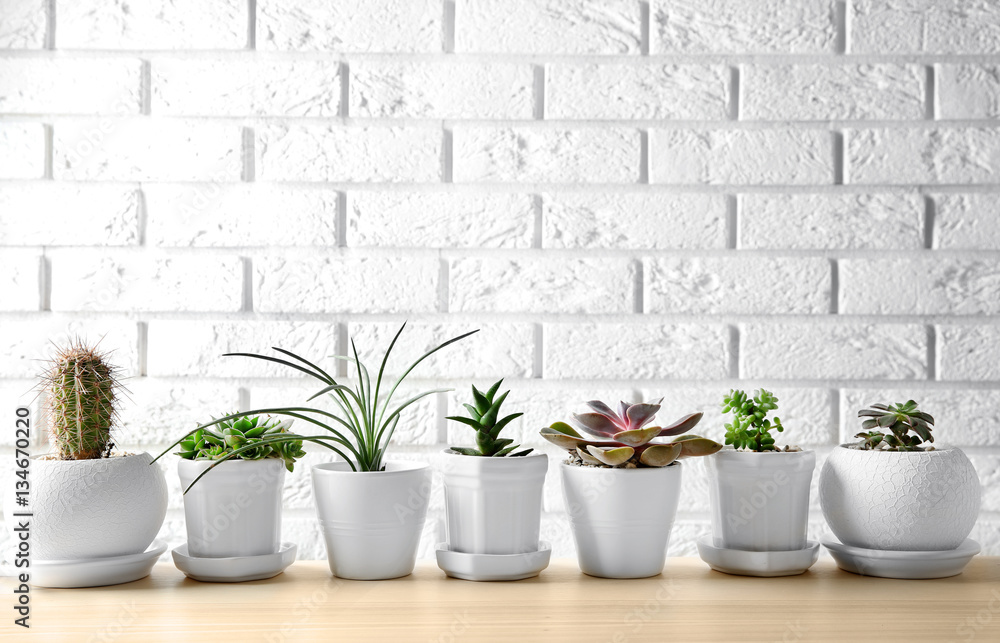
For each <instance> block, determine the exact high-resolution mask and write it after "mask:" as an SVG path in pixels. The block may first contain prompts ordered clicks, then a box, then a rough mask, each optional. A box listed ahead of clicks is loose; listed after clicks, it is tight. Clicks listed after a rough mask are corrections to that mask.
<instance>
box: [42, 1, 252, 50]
mask: <svg viewBox="0 0 1000 643" xmlns="http://www.w3.org/2000/svg"><path fill="white" fill-rule="evenodd" d="M56 16H58V20H59V23H58V24H59V28H58V30H57V31H56V47H58V48H59V49H243V48H244V47H246V46H247V25H248V24H249V17H248V4H247V3H246V2H242V1H241V0H222V1H221V2H211V3H203V2H199V1H198V0H154V1H150V2H142V3H139V4H133V3H127V4H118V3H110V4H100V5H88V4H85V3H81V2H74V1H73V0H56Z"/></svg>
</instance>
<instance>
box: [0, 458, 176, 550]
mask: <svg viewBox="0 0 1000 643" xmlns="http://www.w3.org/2000/svg"><path fill="white" fill-rule="evenodd" d="M152 461H153V458H152V456H150V455H149V454H148V453H140V454H137V455H128V456H115V457H111V458H101V459H98V460H40V459H38V457H34V458H31V464H30V474H29V476H30V482H31V493H30V494H29V498H30V504H29V505H28V506H27V507H17V506H16V505H15V504H14V500H15V494H14V491H15V490H14V484H13V482H10V483H8V484H6V485H5V489H4V496H5V502H4V518H5V519H6V521H7V526H8V529H13V528H14V527H16V526H17V523H16V520H17V518H15V517H14V516H13V514H14V513H15V512H32V513H33V514H34V516H33V517H32V518H31V553H32V557H33V558H35V559H37V560H68V559H81V558H104V557H109V556H125V555H129V554H140V553H142V552H144V551H145V550H146V548H147V547H149V544H150V543H152V542H153V539H154V538H155V537H156V534H157V533H158V532H159V531H160V526H161V525H162V524H163V517H164V516H165V515H166V513H167V481H166V480H165V479H164V477H163V472H162V471H161V470H160V468H159V467H158V466H157V465H152V466H150V462H152Z"/></svg>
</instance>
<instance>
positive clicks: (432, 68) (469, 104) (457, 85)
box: [350, 60, 534, 119]
mask: <svg viewBox="0 0 1000 643" xmlns="http://www.w3.org/2000/svg"><path fill="white" fill-rule="evenodd" d="M533 84H534V73H533V72H532V69H531V66H530V65H527V64H510V63H453V62H396V61H384V60H371V61H359V62H357V63H353V62H352V63H351V82H350V85H351V102H350V114H351V116H352V117H362V118H495V119H530V118H531V117H532V114H533V110H534V96H533Z"/></svg>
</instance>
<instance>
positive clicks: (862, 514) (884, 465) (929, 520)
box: [819, 445, 982, 551]
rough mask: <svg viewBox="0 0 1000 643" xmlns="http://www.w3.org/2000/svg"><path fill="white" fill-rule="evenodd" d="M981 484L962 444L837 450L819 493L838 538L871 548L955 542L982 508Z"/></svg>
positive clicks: (934, 547) (938, 546) (930, 547)
mask: <svg viewBox="0 0 1000 643" xmlns="http://www.w3.org/2000/svg"><path fill="white" fill-rule="evenodd" d="M981 496H982V490H981V488H980V485H979V477H978V476H977V475H976V470H975V468H974V467H973V466H972V463H971V462H969V458H968V457H966V455H965V453H964V452H962V450H961V449H957V448H947V447H944V448H938V449H935V450H934V451H898V452H897V451H861V450H860V449H850V448H847V446H846V445H841V446H839V447H837V448H836V449H834V450H833V452H832V453H831V454H830V457H829V458H827V460H826V464H825V465H823V470H822V472H821V473H820V478H819V500H820V504H821V505H822V507H823V515H824V516H825V517H826V521H827V523H829V525H830V529H832V530H833V533H834V534H835V535H836V536H837V538H838V539H839V540H840V542H842V543H844V544H845V545H850V546H852V547H863V548H865V549H888V550H901V551H939V550H946V549H955V548H956V547H958V546H959V545H961V544H962V542H963V541H964V540H965V539H966V538H967V537H968V535H969V532H971V531H972V527H973V526H974V525H975V523H976V518H977V517H978V516H979V503H980V500H981Z"/></svg>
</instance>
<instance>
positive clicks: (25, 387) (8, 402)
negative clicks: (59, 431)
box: [0, 379, 47, 480]
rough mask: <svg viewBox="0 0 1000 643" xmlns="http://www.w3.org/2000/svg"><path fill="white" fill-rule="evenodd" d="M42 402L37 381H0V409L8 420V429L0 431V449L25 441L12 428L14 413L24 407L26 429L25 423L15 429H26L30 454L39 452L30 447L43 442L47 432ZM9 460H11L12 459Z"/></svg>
mask: <svg viewBox="0 0 1000 643" xmlns="http://www.w3.org/2000/svg"><path fill="white" fill-rule="evenodd" d="M44 400H45V396H44V395H42V394H41V393H40V391H39V389H38V381H37V380H28V379H24V380H0V408H2V409H4V413H6V414H7V417H8V418H10V419H9V420H8V424H9V427H5V430H4V431H0V447H13V446H16V445H17V442H18V440H23V439H25V438H24V434H23V433H17V432H15V426H14V424H15V422H14V418H15V413H16V411H17V410H18V409H19V408H21V407H24V408H27V409H28V411H29V414H28V417H27V418H26V420H27V422H26V424H27V427H25V423H21V422H18V423H17V428H18V429H21V428H27V430H28V437H27V440H28V448H29V450H30V452H31V453H38V452H39V449H36V448H32V447H36V446H38V445H40V444H42V443H43V442H44V438H45V433H46V430H47V427H46V425H45V419H44V417H43V416H42V411H43V406H44ZM17 417H20V415H17ZM21 445H22V446H21V447H20V448H24V446H23V445H24V443H23V442H22V443H21ZM5 459H6V458H5ZM10 459H11V460H12V459H13V458H10ZM0 480H2V478H0Z"/></svg>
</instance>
